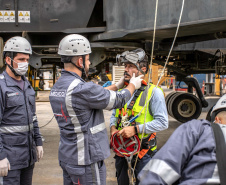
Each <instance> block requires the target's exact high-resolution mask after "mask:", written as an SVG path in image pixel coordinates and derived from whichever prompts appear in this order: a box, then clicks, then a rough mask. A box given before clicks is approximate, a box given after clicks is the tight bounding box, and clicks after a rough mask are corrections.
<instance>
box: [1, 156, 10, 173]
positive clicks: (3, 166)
mask: <svg viewBox="0 0 226 185" xmlns="http://www.w3.org/2000/svg"><path fill="white" fill-rule="evenodd" d="M9 170H10V163H9V161H8V159H7V158H5V159H2V160H1V161H0V176H1V177H4V176H7V175H8V171H9Z"/></svg>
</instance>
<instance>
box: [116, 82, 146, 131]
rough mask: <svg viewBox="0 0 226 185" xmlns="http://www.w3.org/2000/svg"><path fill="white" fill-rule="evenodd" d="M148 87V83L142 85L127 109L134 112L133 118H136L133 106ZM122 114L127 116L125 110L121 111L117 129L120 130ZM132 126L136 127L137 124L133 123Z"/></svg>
mask: <svg viewBox="0 0 226 185" xmlns="http://www.w3.org/2000/svg"><path fill="white" fill-rule="evenodd" d="M146 86H147V83H146V84H142V85H141V87H140V89H138V90H137V92H136V93H135V94H134V96H133V99H132V100H131V102H130V104H129V106H128V107H127V109H130V110H132V116H134V112H133V106H134V104H135V102H136V100H137V98H138V97H139V96H140V93H141V92H143V91H144V90H145V87H146ZM121 113H123V116H125V115H126V110H124V108H122V109H119V116H118V121H117V125H116V129H118V128H119V125H120V123H121V121H122V116H121ZM132 125H133V126H134V125H136V124H135V122H133V123H132Z"/></svg>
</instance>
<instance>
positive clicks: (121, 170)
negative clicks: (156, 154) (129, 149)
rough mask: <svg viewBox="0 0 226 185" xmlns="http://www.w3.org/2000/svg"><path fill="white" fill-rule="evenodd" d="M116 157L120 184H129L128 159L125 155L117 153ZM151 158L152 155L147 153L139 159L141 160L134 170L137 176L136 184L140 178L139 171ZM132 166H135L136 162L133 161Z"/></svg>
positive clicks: (117, 175)
mask: <svg viewBox="0 0 226 185" xmlns="http://www.w3.org/2000/svg"><path fill="white" fill-rule="evenodd" d="M114 158H115V168H116V177H117V182H118V185H129V176H128V164H127V160H126V159H125V158H124V157H119V156H117V155H116V156H115V157H114ZM150 160H151V156H149V155H148V154H145V155H144V157H143V158H142V159H141V160H139V162H137V164H136V167H135V170H134V173H135V177H136V185H138V184H139V180H138V179H137V176H138V173H139V172H140V171H141V170H142V168H143V167H144V166H145V165H146V164H147V163H148V162H149V161H150ZM132 167H134V162H132Z"/></svg>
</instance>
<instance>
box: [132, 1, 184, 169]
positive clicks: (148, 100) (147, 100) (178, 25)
mask: <svg viewBox="0 0 226 185" xmlns="http://www.w3.org/2000/svg"><path fill="white" fill-rule="evenodd" d="M184 1H185V0H183V2H182V7H181V12H180V17H179V21H178V24H177V29H176V33H175V36H174V39H173V42H172V45H171V48H170V51H169V54H168V56H167V59H166V62H165V65H164V67H163V70H162V72H161V74H160V78H159V80H158V82H157V85H156V86H155V87H154V89H153V92H152V95H151V97H150V99H148V93H147V96H146V103H145V105H144V107H143V108H142V109H141V111H140V112H139V113H138V115H137V116H136V118H137V117H139V116H140V114H141V112H142V111H143V110H144V108H145V107H146V112H145V117H144V126H143V129H142V137H141V142H140V143H142V140H143V137H144V129H145V123H146V116H147V110H148V107H147V105H148V102H150V101H151V99H152V97H153V95H154V93H155V90H156V89H157V87H158V85H159V82H160V80H161V78H162V76H163V74H164V71H165V68H166V65H167V63H168V61H169V57H170V55H171V52H172V50H173V47H174V44H175V41H176V38H177V34H178V31H179V27H180V22H181V17H182V14H183V9H184ZM157 7H158V0H156V10H155V22H154V32H153V42H152V52H151V62H150V68H149V74H148V87H147V88H148V89H149V87H150V81H151V80H150V76H151V70H152V69H151V67H152V60H153V52H154V41H155V30H156V18H157ZM134 120H135V119H134ZM139 153H140V151H139V152H138V154H137V157H136V161H135V164H134V169H135V167H136V164H137V160H138V155H139Z"/></svg>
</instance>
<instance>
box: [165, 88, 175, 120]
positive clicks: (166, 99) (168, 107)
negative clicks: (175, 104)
mask: <svg viewBox="0 0 226 185" xmlns="http://www.w3.org/2000/svg"><path fill="white" fill-rule="evenodd" d="M174 94H176V92H175V91H173V92H171V93H169V94H168V95H167V96H166V97H165V102H166V107H167V111H168V114H169V115H170V116H171V114H170V113H169V112H170V109H171V107H170V106H169V100H170V99H171V97H172V96H173V95H174Z"/></svg>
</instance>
